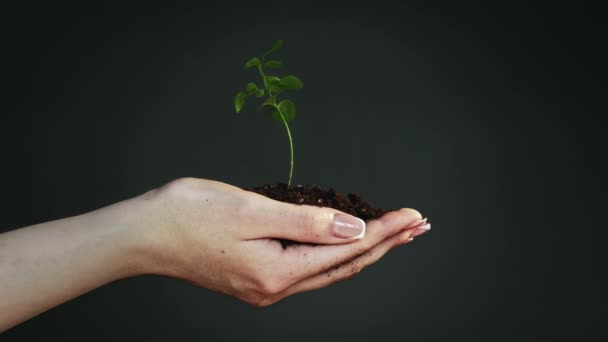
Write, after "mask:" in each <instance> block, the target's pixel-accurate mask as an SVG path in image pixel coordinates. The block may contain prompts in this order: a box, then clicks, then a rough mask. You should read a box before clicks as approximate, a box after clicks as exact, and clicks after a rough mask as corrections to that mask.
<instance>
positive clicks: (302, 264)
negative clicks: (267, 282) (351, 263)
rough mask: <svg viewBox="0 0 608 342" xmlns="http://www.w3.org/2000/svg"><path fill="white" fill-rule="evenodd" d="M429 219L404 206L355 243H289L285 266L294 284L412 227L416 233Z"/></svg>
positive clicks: (373, 224)
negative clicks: (314, 244) (317, 244)
mask: <svg viewBox="0 0 608 342" xmlns="http://www.w3.org/2000/svg"><path fill="white" fill-rule="evenodd" d="M425 221H426V220H422V219H421V215H420V213H419V212H418V211H416V210H413V209H401V210H399V211H393V212H390V213H387V214H385V215H384V216H382V217H381V218H380V219H378V220H374V221H371V222H370V223H369V224H368V225H367V233H366V236H365V238H363V239H361V240H358V241H356V242H353V243H351V244H346V245H330V246H328V245H320V246H309V245H292V246H289V247H288V248H287V249H285V250H284V251H283V257H284V263H285V266H286V267H287V268H289V269H290V271H291V274H292V277H291V281H292V284H293V283H295V282H298V281H301V280H302V279H305V278H308V277H310V276H313V275H315V274H318V273H322V272H324V271H326V270H328V269H330V268H332V267H335V266H336V265H339V264H342V263H344V262H345V261H348V260H351V259H354V258H355V257H357V256H359V255H361V254H363V253H365V252H367V251H368V250H370V249H371V248H373V247H374V246H376V245H377V244H379V243H380V242H382V241H383V240H386V239H387V238H390V237H392V236H393V235H395V234H397V233H399V232H400V231H402V230H405V229H407V230H412V233H413V232H415V231H417V229H418V228H420V227H421V225H426V222H425ZM290 285H291V284H290Z"/></svg>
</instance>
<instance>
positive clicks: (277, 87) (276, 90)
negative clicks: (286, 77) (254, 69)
mask: <svg viewBox="0 0 608 342" xmlns="http://www.w3.org/2000/svg"><path fill="white" fill-rule="evenodd" d="M270 91H271V92H273V93H274V94H278V93H280V92H282V91H283V88H281V86H280V85H271V86H270Z"/></svg>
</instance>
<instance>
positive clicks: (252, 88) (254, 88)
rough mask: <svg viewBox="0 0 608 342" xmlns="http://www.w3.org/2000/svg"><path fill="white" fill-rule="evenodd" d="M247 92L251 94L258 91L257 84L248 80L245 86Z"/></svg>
mask: <svg viewBox="0 0 608 342" xmlns="http://www.w3.org/2000/svg"><path fill="white" fill-rule="evenodd" d="M245 89H246V90H247V93H248V94H253V93H255V92H257V91H258V86H257V85H255V83H252V82H249V83H247V87H245Z"/></svg>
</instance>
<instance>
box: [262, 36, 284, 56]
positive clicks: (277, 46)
mask: <svg viewBox="0 0 608 342" xmlns="http://www.w3.org/2000/svg"><path fill="white" fill-rule="evenodd" d="M281 46H283V40H282V39H279V40H277V41H275V42H274V43H273V44H272V47H271V48H270V50H268V51H266V53H265V54H264V56H267V55H268V54H270V53H271V52H273V51H277V50H278V49H280V48H281Z"/></svg>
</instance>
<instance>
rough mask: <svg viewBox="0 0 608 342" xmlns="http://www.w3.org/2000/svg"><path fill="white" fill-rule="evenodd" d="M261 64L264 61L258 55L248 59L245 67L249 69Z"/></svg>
mask: <svg viewBox="0 0 608 342" xmlns="http://www.w3.org/2000/svg"><path fill="white" fill-rule="evenodd" d="M260 64H262V62H261V61H260V59H259V58H257V57H253V58H252V59H250V60H248V61H247V63H245V66H244V68H245V69H249V68H253V67H256V66H258V65H260Z"/></svg>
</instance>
